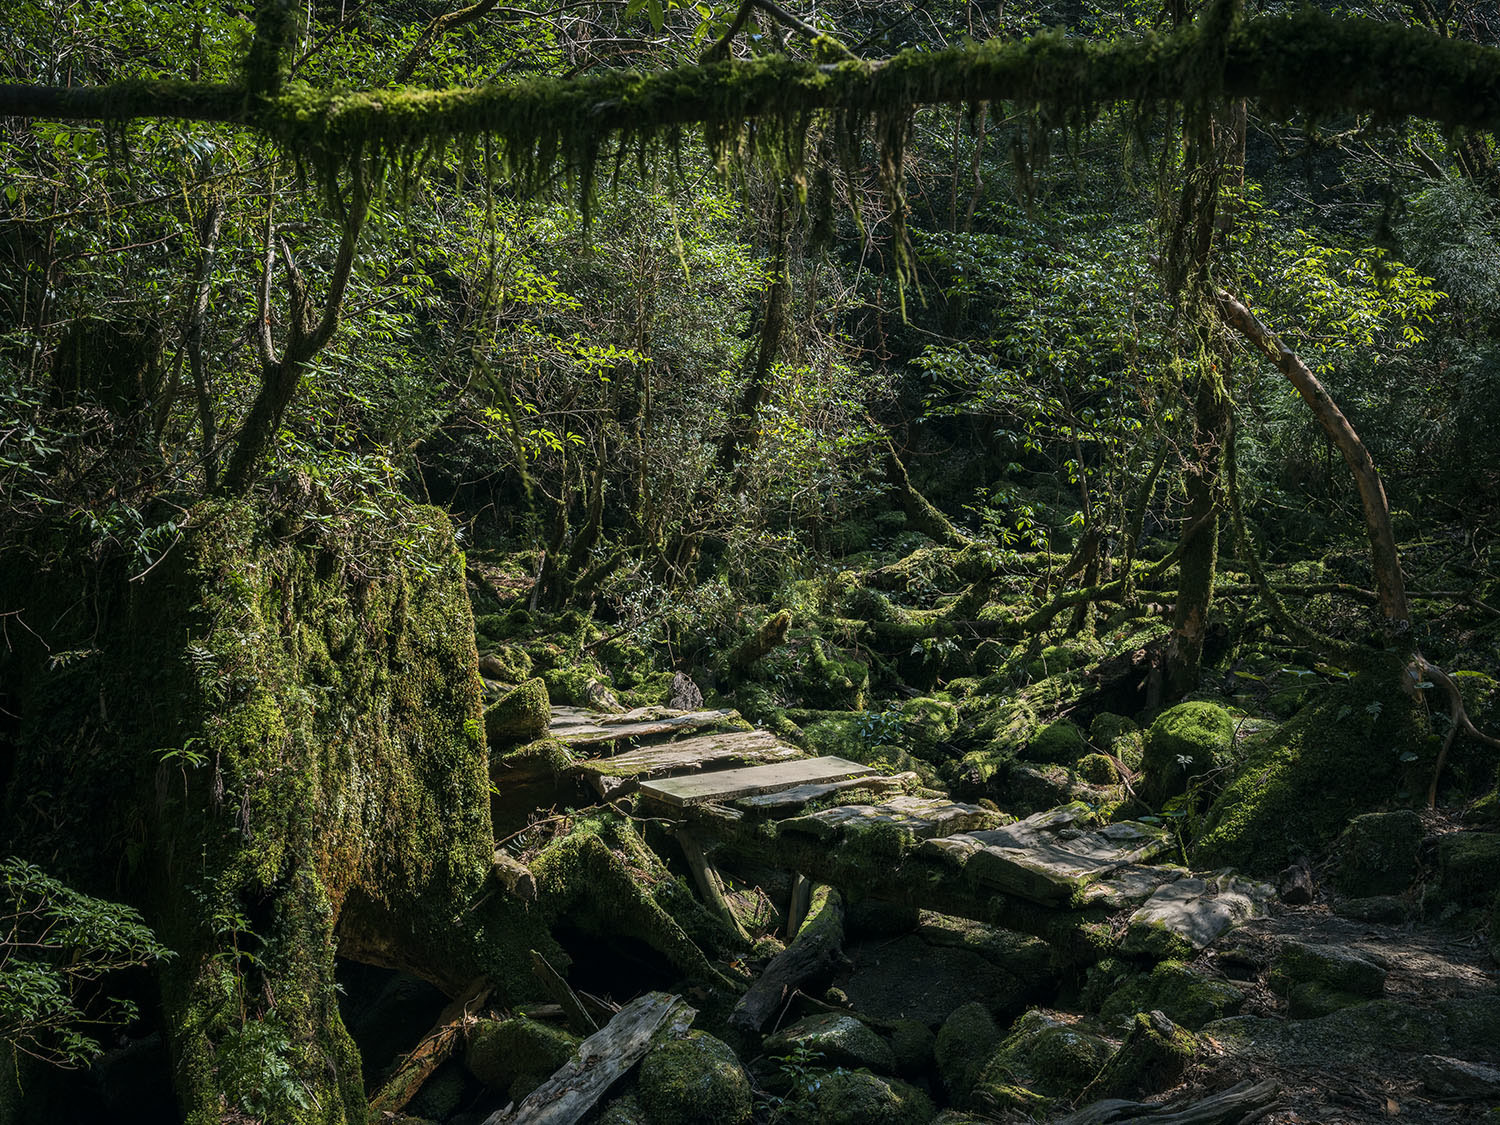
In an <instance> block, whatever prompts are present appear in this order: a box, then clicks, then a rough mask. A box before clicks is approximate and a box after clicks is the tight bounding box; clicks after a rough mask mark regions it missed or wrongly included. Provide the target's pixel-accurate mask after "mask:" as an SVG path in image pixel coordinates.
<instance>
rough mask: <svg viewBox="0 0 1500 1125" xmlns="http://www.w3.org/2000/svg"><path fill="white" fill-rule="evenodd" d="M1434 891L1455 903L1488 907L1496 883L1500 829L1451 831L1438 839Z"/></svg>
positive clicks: (1499, 852) (1498, 881) (1499, 868)
mask: <svg viewBox="0 0 1500 1125" xmlns="http://www.w3.org/2000/svg"><path fill="white" fill-rule="evenodd" d="M1438 872H1439V874H1438V893H1439V894H1440V895H1441V896H1442V898H1443V899H1444V900H1445V901H1447V902H1452V903H1456V904H1458V905H1459V906H1465V907H1473V906H1488V905H1489V903H1490V901H1491V899H1492V898H1493V897H1494V895H1495V893H1496V887H1497V886H1500V879H1497V875H1496V873H1497V872H1500V832H1453V833H1450V834H1449V835H1447V836H1444V837H1443V838H1442V839H1441V840H1439V841H1438Z"/></svg>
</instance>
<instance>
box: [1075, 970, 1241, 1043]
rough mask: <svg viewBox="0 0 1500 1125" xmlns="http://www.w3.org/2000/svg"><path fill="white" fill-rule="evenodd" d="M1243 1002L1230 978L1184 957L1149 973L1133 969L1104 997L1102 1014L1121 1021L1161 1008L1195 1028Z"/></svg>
mask: <svg viewBox="0 0 1500 1125" xmlns="http://www.w3.org/2000/svg"><path fill="white" fill-rule="evenodd" d="M1115 964H1118V963H1115ZM1100 968H1101V969H1102V968H1103V967H1102V966H1101V967H1100ZM1244 1003H1245V994H1244V993H1243V992H1241V991H1240V990H1239V989H1238V988H1235V987H1234V986H1233V985H1232V984H1229V983H1228V982H1227V981H1222V980H1215V979H1214V978H1212V977H1210V976H1207V975H1205V974H1204V973H1201V972H1199V971H1198V970H1196V969H1194V968H1192V967H1191V966H1189V965H1186V964H1184V963H1183V962H1181V961H1163V962H1161V964H1159V965H1157V966H1156V967H1155V968H1154V969H1152V970H1151V972H1150V973H1148V974H1136V973H1131V974H1128V975H1125V976H1124V979H1120V980H1118V981H1117V983H1115V984H1114V985H1113V986H1112V987H1111V988H1110V990H1109V993H1108V995H1107V996H1106V997H1104V999H1103V1003H1102V1004H1101V1005H1100V1008H1099V1015H1100V1018H1102V1019H1104V1020H1106V1021H1108V1022H1109V1023H1112V1024H1118V1023H1121V1022H1123V1021H1128V1020H1130V1019H1131V1018H1132V1017H1133V1016H1135V1015H1136V1013H1138V1012H1151V1011H1159V1012H1161V1013H1163V1014H1164V1015H1165V1016H1167V1018H1168V1019H1170V1020H1172V1022H1174V1023H1177V1024H1181V1025H1182V1026H1183V1027H1186V1028H1190V1029H1192V1030H1195V1031H1196V1030H1197V1029H1198V1028H1200V1027H1202V1026H1203V1025H1204V1024H1206V1023H1208V1022H1209V1021H1210V1020H1217V1019H1223V1018H1224V1017H1225V1016H1232V1015H1234V1014H1236V1013H1237V1012H1238V1011H1239V1010H1240V1008H1241V1007H1242V1006H1243V1005H1244Z"/></svg>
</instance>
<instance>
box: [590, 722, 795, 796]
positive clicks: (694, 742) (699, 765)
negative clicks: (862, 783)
mask: <svg viewBox="0 0 1500 1125" xmlns="http://www.w3.org/2000/svg"><path fill="white" fill-rule="evenodd" d="M802 756H803V755H802V751H801V750H798V749H797V748H796V747H793V746H787V745H785V744H784V743H782V742H781V741H780V740H779V739H777V737H776V736H775V735H774V734H772V733H771V732H770V731H763V730H747V731H728V732H725V733H722V734H700V735H695V736H693V737H691V738H684V739H682V740H681V741H679V742H663V743H657V744H655V745H652V746H642V747H641V748H640V749H638V750H630V751H627V752H626V753H623V754H616V755H615V756H614V757H612V758H593V759H590V760H589V761H586V762H579V763H578V765H577V767H576V769H577V772H578V775H579V776H580V777H583V778H586V779H587V780H588V781H589V782H590V783H591V784H592V785H593V786H594V788H595V789H597V790H598V791H599V795H600V796H601V797H610V796H613V795H614V794H616V793H618V792H619V791H621V790H628V789H631V788H634V786H635V785H636V783H638V782H640V781H643V780H645V779H646V778H649V777H661V776H663V775H671V774H681V773H692V772H695V771H698V770H702V769H704V768H706V767H714V768H720V767H725V766H746V765H763V764H765V763H768V762H784V761H788V760H790V759H793V758H800V757H802Z"/></svg>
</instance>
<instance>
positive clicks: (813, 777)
mask: <svg viewBox="0 0 1500 1125" xmlns="http://www.w3.org/2000/svg"><path fill="white" fill-rule="evenodd" d="M874 772H875V771H874V770H873V769H871V768H870V767H869V766H862V765H860V764H859V763H858V762H850V761H846V760H845V759H843V758H833V757H828V758H798V759H795V760H793V761H790V762H777V763H774V764H772V765H768V766H747V767H746V768H744V769H737V770H719V771H718V772H716V773H699V774H692V775H689V776H687V777H665V778H660V779H653V780H651V781H644V782H642V783H641V788H640V792H641V794H642V795H643V796H646V797H650V798H652V799H653V800H657V801H660V802H662V803H663V804H666V805H673V806H676V807H678V808H682V807H683V806H685V805H697V804H701V803H703V802H704V801H732V800H735V799H736V798H739V797H750V796H753V795H755V794H757V793H773V792H776V791H777V790H780V789H790V788H792V787H793V786H796V785H809V784H818V783H822V782H827V781H838V780H840V779H842V778H846V777H857V776H860V775H863V774H872V773H874Z"/></svg>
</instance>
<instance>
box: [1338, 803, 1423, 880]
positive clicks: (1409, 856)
mask: <svg viewBox="0 0 1500 1125" xmlns="http://www.w3.org/2000/svg"><path fill="white" fill-rule="evenodd" d="M1422 833H1423V829H1422V818H1421V817H1420V816H1418V815H1417V814H1416V813H1415V812H1413V811H1412V810H1411V809H1397V810H1396V811H1395V812H1383V813H1366V814H1365V815H1363V816H1357V817H1355V818H1354V819H1353V820H1351V821H1350V822H1349V827H1348V828H1346V829H1345V830H1344V834H1343V837H1342V838H1341V839H1340V840H1339V845H1338V867H1337V869H1336V871H1335V872H1334V878H1333V882H1334V886H1336V887H1337V888H1338V889H1339V890H1340V891H1341V892H1343V893H1344V894H1346V895H1351V896H1353V897H1355V898H1368V897H1370V896H1371V895H1394V894H1400V893H1401V892H1402V891H1404V890H1406V888H1407V885H1408V884H1409V883H1410V882H1411V880H1412V876H1413V874H1415V872H1416V867H1417V851H1418V849H1419V848H1421V846H1422Z"/></svg>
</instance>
